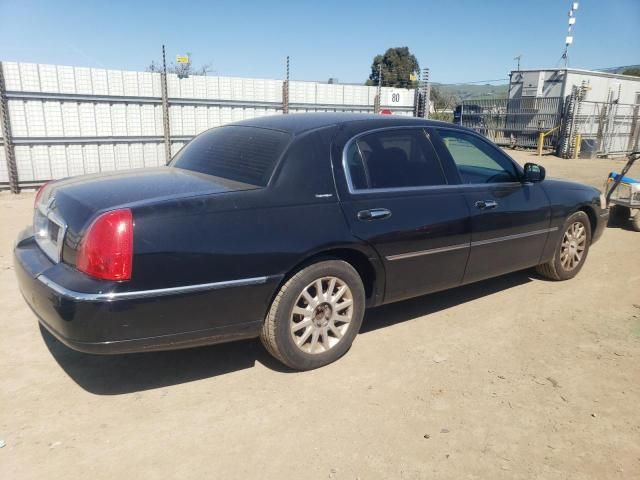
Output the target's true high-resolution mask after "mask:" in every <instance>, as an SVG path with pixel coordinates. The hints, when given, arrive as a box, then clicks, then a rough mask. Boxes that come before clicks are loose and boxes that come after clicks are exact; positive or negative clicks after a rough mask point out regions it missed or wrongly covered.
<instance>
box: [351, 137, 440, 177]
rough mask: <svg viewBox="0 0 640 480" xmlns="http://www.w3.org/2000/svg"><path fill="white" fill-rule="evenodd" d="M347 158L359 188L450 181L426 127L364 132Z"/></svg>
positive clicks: (352, 146)
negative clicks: (429, 138)
mask: <svg viewBox="0 0 640 480" xmlns="http://www.w3.org/2000/svg"><path fill="white" fill-rule="evenodd" d="M346 161H347V165H346V166H347V168H348V170H349V174H350V177H351V183H352V186H353V188H355V189H364V188H402V187H421V186H427V185H443V184H446V183H447V182H446V179H445V176H444V172H443V171H442V168H441V166H440V162H439V160H438V158H437V156H436V153H435V151H434V149H433V147H432V146H431V143H430V142H429V141H428V140H427V138H426V136H425V134H424V131H423V130H422V129H399V130H385V131H382V132H377V133H371V134H369V135H364V136H362V137H360V138H358V140H357V141H356V142H355V143H353V144H351V146H350V148H349V149H348V150H347V158H346Z"/></svg>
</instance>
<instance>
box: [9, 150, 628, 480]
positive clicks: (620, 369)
mask: <svg viewBox="0 0 640 480" xmlns="http://www.w3.org/2000/svg"><path fill="white" fill-rule="evenodd" d="M514 156H516V157H517V158H518V160H519V161H523V162H524V161H527V160H534V161H535V157H533V156H532V155H531V154H527V153H521V152H516V153H515V154H514ZM541 163H542V164H543V165H545V166H546V167H547V172H548V175H549V176H559V177H568V178H572V179H576V180H580V181H584V182H587V183H591V184H593V185H596V186H601V185H602V183H603V181H604V179H605V178H606V175H607V172H608V171H609V170H611V169H612V168H618V169H619V168H620V166H621V162H615V161H611V160H578V161H568V160H560V159H557V158H554V157H543V159H542V160H541ZM32 202H33V194H21V195H19V196H12V195H10V194H8V193H6V192H5V193H2V194H0V225H2V230H1V231H0V321H1V322H2V323H1V324H2V330H1V331H0V332H1V333H0V375H1V377H0V439H2V440H3V441H4V442H5V443H6V445H5V446H4V447H3V448H0V478H2V479H6V480H9V479H11V480H14V479H45V478H46V479H65V480H68V479H70V478H73V479H75V478H91V479H96V480H97V479H102V478H105V479H116V478H122V479H124V478H127V479H128V478H139V479H142V478H220V479H222V478H224V479H230V478H242V479H246V478H276V479H279V478H295V479H301V478H305V479H316V478H319V479H323V478H325V479H326V478H335V479H356V478H360V479H375V478H385V479H387V478H389V479H424V478H455V479H462V478H468V479H474V478H478V479H499V478H505V479H514V478H527V479H529V478H544V479H567V478H571V479H581V478H591V479H605V478H620V479H630V478H640V413H639V411H640V410H639V406H640V234H638V233H634V232H631V231H629V230H625V229H623V228H610V229H608V230H607V231H606V232H605V234H604V236H603V238H602V240H601V241H600V242H599V243H597V244H596V245H595V246H594V248H593V249H592V250H591V252H590V254H589V258H588V260H587V263H586V265H585V267H584V269H583V270H582V272H581V273H580V275H578V277H576V278H575V279H574V280H571V281H568V282H562V283H554V282H549V281H545V280H543V279H541V278H539V277H537V276H536V275H535V274H534V273H532V272H531V271H526V272H519V273H515V274H511V275H507V276H504V277H500V278H497V279H493V280H489V281H484V282H481V283H478V284H474V285H470V286H465V287H461V288H458V289H455V290H451V291H448V292H443V293H437V294H433V295H429V296H425V297H421V298H417V299H414V300H410V301H406V302H402V303H398V304H393V305H388V306H384V307H381V308H377V309H375V310H371V311H369V312H368V313H367V315H366V317H365V322H364V326H363V330H362V332H361V334H360V335H359V336H358V338H357V339H356V341H355V344H354V346H353V348H352V349H351V351H350V352H349V353H348V354H347V355H346V356H345V357H344V358H342V359H341V360H340V361H338V362H337V363H335V364H333V365H330V366H328V367H325V368H322V369H320V370H316V371H313V372H307V373H291V372H288V371H286V370H285V369H283V368H281V367H280V365H279V364H278V363H276V362H275V361H273V360H272V359H271V358H270V357H269V356H268V354H267V353H266V352H265V351H264V350H263V348H262V347H261V345H260V343H259V342H258V341H245V342H239V343H232V344H227V345H221V346H213V347H206V348H200V349H194V350H185V351H178V352H165V353H147V354H138V355H126V356H115V357H100V356H88V355H83V354H80V353H76V352H73V351H71V350H69V349H67V348H65V347H63V346H62V345H61V344H59V343H58V342H57V341H56V340H54V339H52V338H51V337H50V336H49V335H47V334H44V333H42V332H41V331H40V329H39V328H38V324H37V321H36V318H35V317H34V315H33V313H32V312H31V311H30V310H29V308H28V307H27V306H26V304H25V302H24V301H23V299H22V298H21V296H20V292H19V291H18V287H17V284H16V280H15V278H14V272H13V267H12V260H11V248H12V244H13V241H14V239H15V237H16V235H17V233H18V231H19V229H21V228H22V227H23V226H24V225H26V224H27V223H29V222H30V215H31V208H32Z"/></svg>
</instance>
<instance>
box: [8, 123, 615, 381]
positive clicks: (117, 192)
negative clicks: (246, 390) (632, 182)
mask: <svg viewBox="0 0 640 480" xmlns="http://www.w3.org/2000/svg"><path fill="white" fill-rule="evenodd" d="M607 217H608V211H607V210H606V209H605V205H604V201H603V197H602V195H601V194H600V192H599V191H598V190H596V189H594V188H592V187H588V186H585V185H580V184H576V183H572V182H568V181H560V180H554V179H545V170H544V168H542V167H540V166H538V165H535V164H531V163H529V164H526V165H525V166H524V168H521V167H520V166H519V165H518V164H517V163H516V162H514V161H513V160H512V159H511V158H510V157H509V156H508V155H506V154H505V153H504V152H503V151H502V150H500V149H499V148H497V147H496V146H495V145H494V144H492V143H491V142H489V141H488V140H487V139H485V138H484V137H481V136H479V135H477V134H475V133H474V132H472V131H470V130H467V129H464V128H461V127H458V126H455V125H451V124H446V123H440V122H433V121H426V120H421V119H414V118H407V117H405V118H402V117H386V116H372V115H350V114H299V115H282V116H273V117H262V118H256V119H253V120H246V121H243V122H239V123H235V124H231V125H227V126H223V127H219V128H214V129H211V130H208V131H206V132H204V133H202V134H201V135H199V136H197V137H196V138H194V139H193V140H192V141H191V142H190V143H188V144H187V145H186V146H185V147H184V148H183V149H182V150H181V151H180V152H179V153H178V154H177V155H176V156H175V158H174V159H173V160H172V162H171V164H170V165H169V166H166V167H160V168H155V169H145V170H132V171H127V172H115V173H108V174H98V175H90V176H84V177H76V178H70V179H65V180H60V181H56V182H52V183H49V184H47V185H46V186H44V187H43V188H42V189H40V191H39V192H38V194H37V196H36V201H35V210H34V225H33V227H32V228H29V229H27V230H26V231H24V232H23V233H22V235H21V236H20V238H19V239H18V242H17V244H16V247H15V252H14V254H15V266H16V273H17V276H18V280H19V282H20V287H21V290H22V293H23V295H24V297H25V299H26V301H27V302H28V304H29V305H30V306H31V308H32V309H33V310H34V312H35V313H36V314H37V316H38V317H39V319H40V322H41V324H42V325H43V326H44V327H45V328H46V329H48V330H49V331H50V332H51V333H52V334H53V335H54V336H55V337H57V338H58V339H59V340H60V341H62V342H63V343H65V344H66V345H68V346H69V347H71V348H74V349H76V350H80V351H83V352H89V353H120V352H134V351H147V350H164V349H174V348H183V347H191V346H197V345H205V344H212V343H217V342H226V341H230V340H236V339H242V338H253V337H260V338H261V339H262V342H263V343H264V345H265V346H266V348H267V349H268V350H269V352H271V353H272V354H273V355H274V356H275V357H276V358H278V359H279V360H281V361H282V362H284V363H285V364H286V365H288V366H289V367H291V368H294V369H301V370H305V369H311V368H316V367H320V366H322V365H325V364H327V363H329V362H332V361H334V360H336V359H337V358H339V357H340V356H341V355H343V354H344V353H345V352H346V351H347V350H348V349H349V347H350V346H351V344H352V342H353V340H354V338H355V336H356V334H357V333H358V330H359V329H360V325H361V323H362V320H363V316H364V312H365V309H366V308H368V307H373V306H376V305H381V304H383V303H389V302H395V301H399V300H403V299H406V298H410V297H415V296H418V295H424V294H427V293H430V292H435V291H438V290H443V289H447V288H451V287H456V286H459V285H463V284H467V283H470V282H476V281H478V280H482V279H486V278H489V277H494V276H496V275H501V274H504V273H507V272H512V271H515V270H520V269H525V268H529V267H536V268H537V270H538V272H539V273H540V274H542V275H543V276H545V277H548V278H550V279H553V280H566V279H569V278H572V277H573V276H575V275H576V274H577V273H578V272H579V271H580V269H581V268H582V266H583V264H584V262H585V259H586V257H587V254H588V252H589V248H590V246H591V244H592V243H593V242H595V241H596V240H597V239H598V238H599V237H600V235H601V234H602V232H603V230H604V228H605V225H606V223H607Z"/></svg>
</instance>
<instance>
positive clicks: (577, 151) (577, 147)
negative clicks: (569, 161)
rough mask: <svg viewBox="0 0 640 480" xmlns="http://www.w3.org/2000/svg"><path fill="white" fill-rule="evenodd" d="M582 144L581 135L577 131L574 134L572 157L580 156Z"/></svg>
mask: <svg viewBox="0 0 640 480" xmlns="http://www.w3.org/2000/svg"><path fill="white" fill-rule="evenodd" d="M581 146H582V135H580V134H579V133H578V134H577V135H576V145H575V147H574V148H573V158H578V157H579V156H580V147H581Z"/></svg>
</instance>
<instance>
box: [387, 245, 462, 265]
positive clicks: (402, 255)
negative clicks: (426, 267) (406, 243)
mask: <svg viewBox="0 0 640 480" xmlns="http://www.w3.org/2000/svg"><path fill="white" fill-rule="evenodd" d="M470 246H471V244H470V243H461V244H458V245H451V246H448V247H440V248H432V249H431V250H420V251H418V252H409V253H400V254H398V255H389V256H388V257H386V258H387V260H389V261H393V260H404V259H405V258H413V257H421V256H423V255H433V254H434V253H443V252H450V251H452V250H461V249H463V248H469V247H470Z"/></svg>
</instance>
